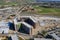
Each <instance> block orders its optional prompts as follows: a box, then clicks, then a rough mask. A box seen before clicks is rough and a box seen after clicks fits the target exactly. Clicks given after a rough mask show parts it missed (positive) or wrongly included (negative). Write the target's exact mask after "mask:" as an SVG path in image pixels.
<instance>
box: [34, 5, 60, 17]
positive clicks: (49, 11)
mask: <svg viewBox="0 0 60 40" xmlns="http://www.w3.org/2000/svg"><path fill="white" fill-rule="evenodd" d="M33 8H34V9H36V11H37V13H39V14H49V15H54V16H60V9H58V8H45V7H40V6H33Z"/></svg>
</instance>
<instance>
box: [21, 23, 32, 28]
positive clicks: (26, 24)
mask: <svg viewBox="0 0 60 40" xmlns="http://www.w3.org/2000/svg"><path fill="white" fill-rule="evenodd" d="M22 24H24V25H25V26H27V27H29V28H32V26H31V25H29V24H28V23H26V22H22Z"/></svg>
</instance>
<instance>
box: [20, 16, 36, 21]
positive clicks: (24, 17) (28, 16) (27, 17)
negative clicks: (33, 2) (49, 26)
mask: <svg viewBox="0 0 60 40" xmlns="http://www.w3.org/2000/svg"><path fill="white" fill-rule="evenodd" d="M21 17H22V18H30V19H31V20H32V21H33V22H37V21H36V20H35V19H34V18H33V17H32V16H21Z"/></svg>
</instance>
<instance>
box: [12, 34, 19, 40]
mask: <svg viewBox="0 0 60 40" xmlns="http://www.w3.org/2000/svg"><path fill="white" fill-rule="evenodd" d="M11 38H12V40H19V39H18V36H17V35H16V34H15V35H11Z"/></svg>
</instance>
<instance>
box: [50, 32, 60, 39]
mask: <svg viewBox="0 0 60 40" xmlns="http://www.w3.org/2000/svg"><path fill="white" fill-rule="evenodd" d="M50 35H51V36H53V37H54V38H55V39H56V40H60V37H58V36H57V35H56V34H55V33H53V34H50Z"/></svg>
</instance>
